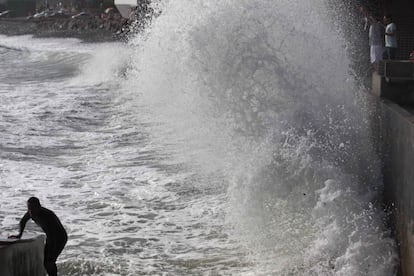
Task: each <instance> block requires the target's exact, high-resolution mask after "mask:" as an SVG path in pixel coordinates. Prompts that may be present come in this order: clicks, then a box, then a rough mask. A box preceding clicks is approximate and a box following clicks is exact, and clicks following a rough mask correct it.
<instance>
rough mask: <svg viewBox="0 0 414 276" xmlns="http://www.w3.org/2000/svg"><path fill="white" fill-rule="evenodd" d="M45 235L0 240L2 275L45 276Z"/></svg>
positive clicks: (0, 272) (0, 269)
mask: <svg viewBox="0 0 414 276" xmlns="http://www.w3.org/2000/svg"><path fill="white" fill-rule="evenodd" d="M44 240H45V239H44V236H38V237H36V238H33V239H21V240H18V241H10V240H0V275H1V276H28V275H30V276H44V275H46V272H45V270H44V268H43V248H44Z"/></svg>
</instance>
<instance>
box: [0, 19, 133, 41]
mask: <svg viewBox="0 0 414 276" xmlns="http://www.w3.org/2000/svg"><path fill="white" fill-rule="evenodd" d="M128 32H129V25H128V22H126V21H125V19H122V18H121V19H112V20H102V19H100V18H97V17H93V18H80V19H79V18H76V19H73V18H45V19H41V20H28V19H25V18H24V19H23V18H4V19H0V34H4V35H9V36H15V35H34V36H36V37H74V38H79V39H82V40H84V41H86V42H104V41H118V40H122V39H124V38H125V37H126V34H127V33H128Z"/></svg>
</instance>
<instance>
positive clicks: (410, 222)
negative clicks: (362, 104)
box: [372, 61, 414, 276]
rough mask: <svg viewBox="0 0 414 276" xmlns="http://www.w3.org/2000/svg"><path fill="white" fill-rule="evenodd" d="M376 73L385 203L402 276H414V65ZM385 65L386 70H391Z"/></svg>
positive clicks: (395, 64)
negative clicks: (389, 213)
mask: <svg viewBox="0 0 414 276" xmlns="http://www.w3.org/2000/svg"><path fill="white" fill-rule="evenodd" d="M390 63H393V64H391V65H392V67H396V69H397V70H393V71H391V70H388V71H387V70H385V71H383V72H379V73H374V74H373V78H372V81H373V83H372V94H373V97H372V99H373V101H374V102H375V104H376V106H377V110H378V113H377V115H378V117H379V129H378V131H379V135H380V136H381V140H382V141H381V148H382V150H381V151H382V157H383V158H382V161H383V177H384V200H385V203H386V204H387V206H388V207H389V208H390V210H392V214H393V218H392V219H393V225H394V230H395V237H396V239H397V241H398V246H399V255H400V274H401V275H403V276H412V275H414V74H413V72H414V66H413V65H414V64H407V62H406V61H401V62H398V61H395V62H394V61H392V62H390ZM386 65H387V64H385V68H387V66H386Z"/></svg>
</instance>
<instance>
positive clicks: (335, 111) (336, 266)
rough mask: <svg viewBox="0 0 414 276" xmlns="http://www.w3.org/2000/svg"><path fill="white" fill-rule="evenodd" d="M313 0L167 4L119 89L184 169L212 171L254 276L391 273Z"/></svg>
mask: <svg viewBox="0 0 414 276" xmlns="http://www.w3.org/2000/svg"><path fill="white" fill-rule="evenodd" d="M329 15H330V11H329V9H328V8H327V7H326V6H325V2H324V1H318V0H314V1H308V2H306V3H304V2H303V1H278V3H275V2H274V1H240V0H238V1H231V0H228V1H169V2H167V3H166V4H164V6H163V9H162V14H161V16H160V17H159V18H157V20H156V21H154V23H153V26H152V28H151V31H150V33H147V34H145V36H144V38H143V36H142V35H140V36H138V37H137V38H136V39H135V40H134V39H132V40H131V44H132V45H135V46H136V55H135V56H134V59H133V61H132V68H131V69H130V70H129V72H128V76H129V78H128V81H127V82H126V83H125V89H126V90H128V91H131V92H134V93H136V95H137V98H138V100H139V101H140V102H142V103H145V105H146V106H149V107H150V108H149V109H150V110H151V114H152V116H153V117H154V118H157V120H159V122H162V123H161V126H160V127H159V128H158V129H155V130H154V138H155V139H156V138H157V137H158V138H159V139H160V140H162V141H164V143H166V144H169V143H168V141H174V143H173V144H174V146H173V147H174V150H173V151H172V152H174V153H175V154H176V155H177V156H179V158H182V160H183V161H185V162H187V163H192V164H193V165H194V164H197V166H199V167H198V169H199V170H201V171H203V172H205V173H206V172H210V173H211V172H216V173H220V174H222V175H224V177H225V178H226V179H227V180H226V182H227V183H228V184H227V185H228V196H229V207H228V210H227V211H228V222H229V224H230V225H233V227H234V228H235V231H234V232H233V234H234V235H235V236H237V237H238V238H239V239H240V240H242V241H243V242H244V245H245V247H246V251H247V252H248V255H249V256H250V257H251V260H252V262H253V263H256V264H257V266H256V267H257V271H256V272H257V273H263V274H266V273H269V272H273V273H281V274H292V273H296V274H302V275H308V274H309V273H311V274H312V273H313V274H318V275H321V274H326V275H330V274H332V275H334V274H335V275H350V274H355V275H390V274H393V273H394V270H395V264H396V251H395V243H394V241H393V240H392V239H391V238H390V233H389V231H388V230H387V229H386V228H385V227H384V220H385V218H384V214H383V213H382V211H381V209H380V204H379V200H380V197H379V196H380V195H379V191H380V190H381V185H382V184H381V183H382V179H381V174H380V161H379V158H378V156H377V155H376V153H375V141H374V140H373V139H372V136H373V135H375V134H372V133H371V129H370V114H371V111H370V109H369V107H368V106H367V105H366V101H365V99H364V97H363V96H361V94H359V93H360V91H359V90H360V88H359V84H358V83H355V82H354V81H353V79H352V77H351V75H350V73H349V70H350V69H349V68H350V64H351V61H350V60H349V58H348V56H347V52H346V49H347V46H346V44H347V42H346V41H345V40H344V38H343V37H342V36H341V34H340V32H339V30H337V29H335V27H336V25H330V24H329V22H331V19H330V18H329Z"/></svg>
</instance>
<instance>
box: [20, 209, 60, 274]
mask: <svg viewBox="0 0 414 276" xmlns="http://www.w3.org/2000/svg"><path fill="white" fill-rule="evenodd" d="M29 219H32V220H33V221H34V222H35V223H36V224H37V225H39V226H40V228H42V230H43V231H44V232H45V234H46V244H45V250H44V265H45V268H46V271H47V273H48V274H49V275H50V276H54V275H57V268H56V260H57V258H58V256H59V255H60V253H61V252H62V250H63V248H64V247H65V245H66V242H67V240H68V235H67V233H66V230H65V228H63V225H62V223H61V222H60V220H59V218H58V217H57V216H56V215H55V213H53V212H52V211H51V210H49V209H46V208H44V207H40V210H39V212H38V214H37V215H36V216H31V215H30V213H29V212H27V213H26V214H25V215H24V216H23V218H22V219H21V220H20V233H23V230H24V228H25V226H26V223H27V221H28V220H29Z"/></svg>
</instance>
